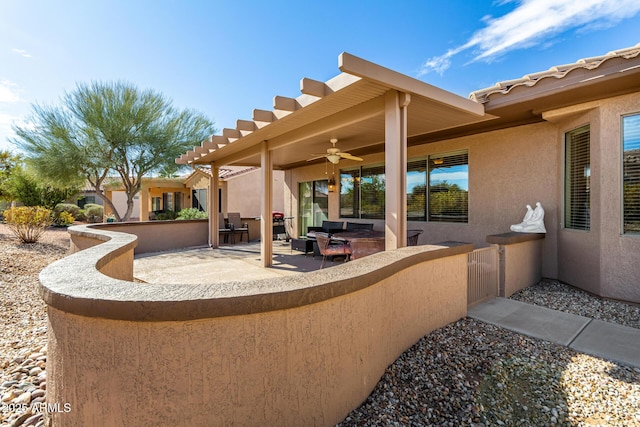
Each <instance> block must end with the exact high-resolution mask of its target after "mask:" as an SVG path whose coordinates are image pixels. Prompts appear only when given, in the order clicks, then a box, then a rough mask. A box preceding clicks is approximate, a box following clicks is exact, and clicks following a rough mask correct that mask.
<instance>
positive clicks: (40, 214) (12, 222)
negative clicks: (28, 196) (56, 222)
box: [4, 206, 51, 243]
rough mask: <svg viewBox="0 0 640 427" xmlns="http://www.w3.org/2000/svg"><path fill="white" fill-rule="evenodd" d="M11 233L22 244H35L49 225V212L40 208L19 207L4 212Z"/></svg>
mask: <svg viewBox="0 0 640 427" xmlns="http://www.w3.org/2000/svg"><path fill="white" fill-rule="evenodd" d="M4 219H5V221H6V222H7V225H8V226H9V229H10V230H11V232H12V233H13V234H14V235H15V236H16V237H17V238H18V239H20V241H21V242H22V243H35V242H37V241H38V239H40V236H42V233H44V230H45V229H46V228H47V227H48V226H49V225H51V211H50V210H49V209H46V208H43V207H40V206H21V207H14V208H9V209H7V210H5V211H4Z"/></svg>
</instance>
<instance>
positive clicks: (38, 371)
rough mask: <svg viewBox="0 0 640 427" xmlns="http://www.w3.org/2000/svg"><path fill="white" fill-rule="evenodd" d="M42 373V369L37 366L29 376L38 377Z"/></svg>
mask: <svg viewBox="0 0 640 427" xmlns="http://www.w3.org/2000/svg"><path fill="white" fill-rule="evenodd" d="M40 372H42V368H39V367H37V366H36V367H35V368H32V369H31V370H30V371H29V376H32V377H35V376H36V375H38V374H39V373H40Z"/></svg>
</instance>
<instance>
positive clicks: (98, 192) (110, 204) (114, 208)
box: [93, 185, 122, 222]
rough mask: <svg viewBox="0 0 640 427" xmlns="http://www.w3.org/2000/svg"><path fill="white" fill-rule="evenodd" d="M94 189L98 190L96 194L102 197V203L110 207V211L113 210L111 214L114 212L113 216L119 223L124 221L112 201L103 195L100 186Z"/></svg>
mask: <svg viewBox="0 0 640 427" xmlns="http://www.w3.org/2000/svg"><path fill="white" fill-rule="evenodd" d="M93 189H94V190H96V194H97V195H98V197H100V198H101V199H102V201H103V202H104V204H105V206H108V207H109V209H111V212H113V215H114V216H115V217H116V221H117V222H120V221H122V219H121V218H120V214H119V213H118V210H117V209H116V207H115V206H114V204H113V202H112V201H111V200H109V198H108V197H107V196H105V195H104V193H102V190H100V186H99V185H97V186H96V185H94V186H93Z"/></svg>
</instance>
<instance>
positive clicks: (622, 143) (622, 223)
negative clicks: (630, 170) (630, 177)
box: [620, 112, 640, 237]
mask: <svg viewBox="0 0 640 427" xmlns="http://www.w3.org/2000/svg"><path fill="white" fill-rule="evenodd" d="M629 117H637V120H638V121H639V122H640V112H633V113H628V114H624V115H621V117H620V152H621V156H620V232H621V234H622V235H623V236H630V237H631V236H640V221H639V222H638V225H636V227H638V231H627V225H626V218H627V216H626V213H625V212H626V209H627V207H626V198H625V196H626V191H625V175H626V173H627V171H626V166H625V163H626V162H625V119H627V118H629ZM638 126H639V127H640V123H639V124H638ZM636 150H638V153H639V155H640V145H639V147H638V148H637V149H636ZM630 151H635V150H630ZM638 178H639V179H640V166H638ZM638 185H640V181H639V184H638ZM638 199H640V197H638ZM638 202H640V200H638ZM637 211H638V214H640V206H639V207H638V208H637Z"/></svg>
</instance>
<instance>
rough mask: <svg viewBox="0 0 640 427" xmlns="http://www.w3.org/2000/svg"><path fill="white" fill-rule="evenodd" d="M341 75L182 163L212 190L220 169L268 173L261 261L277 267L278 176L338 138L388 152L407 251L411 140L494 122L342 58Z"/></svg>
mask: <svg viewBox="0 0 640 427" xmlns="http://www.w3.org/2000/svg"><path fill="white" fill-rule="evenodd" d="M338 64H339V65H338V68H339V69H340V71H341V73H340V74H339V75H338V76H336V77H334V78H332V79H330V80H328V81H326V82H321V81H316V80H312V79H308V78H303V79H302V80H301V81H300V91H301V93H302V94H301V95H300V96H299V97H297V98H287V97H281V96H276V97H275V98H274V100H273V110H272V111H268V110H257V109H256V110H253V118H252V120H238V121H237V123H236V128H235V129H223V130H222V135H212V136H211V137H210V138H209V139H207V140H205V141H203V142H202V144H201V145H200V146H198V147H194V148H193V150H190V151H188V152H187V153H185V154H183V155H181V156H180V157H179V158H177V159H176V163H178V164H194V165H195V164H206V165H210V166H211V169H212V174H211V182H210V186H209V188H210V189H211V188H213V189H216V188H218V182H217V181H218V168H219V167H221V166H223V165H224V166H230V165H242V166H259V167H260V168H261V171H262V187H263V188H262V206H261V219H262V221H261V255H262V262H263V265H264V266H265V267H267V266H270V265H271V263H272V257H273V254H272V241H273V235H272V227H271V212H272V206H271V205H272V202H271V200H272V182H273V178H272V171H273V170H274V169H282V170H286V169H293V168H297V167H301V166H303V165H307V164H309V163H308V162H307V159H308V158H309V153H317V152H324V151H326V148H327V145H328V142H329V140H330V139H331V138H338V139H339V141H340V148H341V149H342V150H343V151H348V152H350V153H352V154H355V155H360V156H361V155H366V154H371V153H380V152H384V153H385V155H384V158H385V164H386V165H387V166H386V171H385V179H386V189H387V191H386V192H385V247H386V250H390V249H396V248H399V247H403V246H406V228H407V224H406V214H407V212H406V210H407V207H406V206H407V201H406V174H407V141H408V139H409V138H411V137H415V136H418V135H425V134H430V133H435V132H438V133H441V132H443V131H446V130H447V129H454V128H459V127H461V126H465V125H470V124H473V123H479V122H483V121H487V120H491V119H493V118H495V116H491V115H488V114H485V111H484V106H483V105H482V104H478V103H476V102H474V101H471V100H468V99H466V98H462V97H460V96H458V95H455V94H453V93H451V92H447V91H445V90H443V89H440V88H437V87H435V86H432V85H430V84H427V83H425V82H422V81H420V80H416V79H414V78H412V77H409V76H407V75H404V74H401V73H398V72H396V71H393V70H390V69H387V68H384V67H382V66H380V65H377V64H374V63H372V62H369V61H366V60H364V59H361V58H358V57H356V56H353V55H350V54H348V53H342V54H340V55H339V57H338ZM217 204H218V198H217V197H209V235H210V244H211V246H212V247H214V248H215V247H218V243H219V241H218V238H219V237H218V210H219V209H218V206H217Z"/></svg>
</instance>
